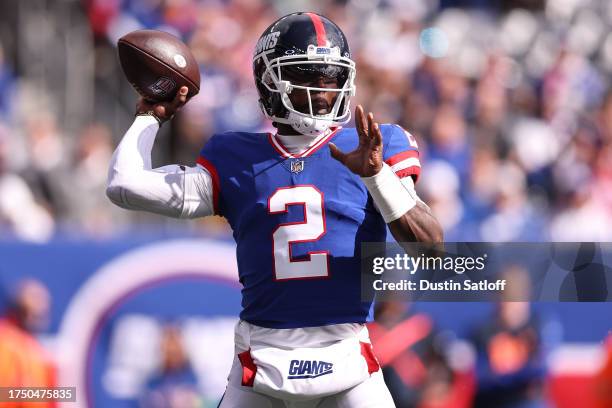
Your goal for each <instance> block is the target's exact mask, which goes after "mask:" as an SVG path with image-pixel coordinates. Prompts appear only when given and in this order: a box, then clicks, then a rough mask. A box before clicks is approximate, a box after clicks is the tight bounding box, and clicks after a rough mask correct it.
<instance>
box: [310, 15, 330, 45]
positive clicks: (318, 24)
mask: <svg viewBox="0 0 612 408" xmlns="http://www.w3.org/2000/svg"><path fill="white" fill-rule="evenodd" d="M306 14H308V17H310V19H311V20H312V24H313V25H314V28H315V32H316V33H317V45H318V46H320V47H325V46H326V45H327V36H326V35H325V26H324V25H323V21H321V18H320V17H319V16H318V15H317V14H315V13H306Z"/></svg>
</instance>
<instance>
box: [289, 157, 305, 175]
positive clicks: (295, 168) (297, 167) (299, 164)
mask: <svg viewBox="0 0 612 408" xmlns="http://www.w3.org/2000/svg"><path fill="white" fill-rule="evenodd" d="M302 170H304V160H294V161H292V162H291V172H292V173H299V172H301V171H302Z"/></svg>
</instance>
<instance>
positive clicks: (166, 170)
mask: <svg viewBox="0 0 612 408" xmlns="http://www.w3.org/2000/svg"><path fill="white" fill-rule="evenodd" d="M253 74H254V76H255V83H256V86H257V90H258V92H259V96H260V99H259V103H260V105H261V108H262V110H263V113H264V115H266V117H268V118H269V119H271V120H272V122H273V124H274V126H275V127H276V129H277V132H276V133H274V134H273V133H270V134H264V133H245V132H227V133H222V134H216V135H214V136H213V137H212V138H211V139H210V140H209V141H208V143H206V145H205V146H204V148H203V149H202V151H201V153H200V155H199V158H198V159H197V165H196V166H194V167H187V166H181V165H171V166H164V167H159V168H152V166H151V148H152V146H153V143H154V140H155V136H156V133H157V130H158V129H159V127H160V125H161V124H162V123H163V122H165V121H167V120H169V119H170V118H171V117H172V115H173V114H174V113H175V112H176V110H177V109H179V108H180V107H181V106H182V105H183V104H185V103H186V98H187V91H188V90H187V88H186V87H182V88H181V89H180V90H179V92H178V93H177V96H176V98H175V99H174V101H172V102H171V103H158V104H152V103H149V102H147V101H145V100H142V99H141V100H140V102H139V104H138V108H137V110H138V112H137V116H136V119H135V121H134V123H133V124H132V126H131V127H130V129H129V130H128V131H127V132H126V134H125V136H124V137H123V140H122V141H121V143H120V144H119V146H118V147H117V149H116V151H115V153H114V155H113V158H112V162H111V165H110V170H109V180H108V188H107V195H108V196H109V198H110V199H111V200H112V201H113V202H114V203H116V204H117V205H119V206H121V207H124V208H128V209H135V210H146V211H151V212H155V213H159V214H164V215H168V216H172V217H181V218H195V217H202V216H208V215H212V214H218V215H222V216H224V217H225V218H227V220H228V222H229V224H230V225H231V227H232V229H233V235H234V239H235V240H236V244H237V249H236V254H237V260H238V272H239V277H240V282H241V283H242V285H243V289H242V312H241V314H240V321H239V323H238V324H237V326H236V333H235V343H236V345H235V347H236V353H235V359H234V364H233V367H232V369H231V372H230V375H229V383H228V386H227V389H226V392H225V395H224V397H223V399H222V402H221V405H220V406H221V407H223V408H232V407H249V408H259V407H262V408H263V407H285V406H291V407H315V406H317V407H356V408H359V407H392V406H393V401H392V399H391V396H390V394H389V391H388V390H387V387H386V386H385V384H384V381H383V378H382V374H381V370H380V367H379V366H378V363H377V361H376V359H375V357H374V355H373V351H372V347H371V344H370V341H369V337H368V332H367V329H366V326H365V323H366V321H368V319H369V318H370V309H371V302H363V301H362V299H361V294H360V288H361V286H360V285H361V279H360V253H361V243H362V242H384V241H385V236H386V227H387V226H388V227H389V229H390V231H391V233H392V234H393V236H394V237H395V239H396V240H397V241H402V242H405V241H420V242H441V241H442V231H441V228H440V225H439V223H438V222H437V221H436V219H435V218H434V217H433V216H432V214H431V212H430V210H429V208H428V207H427V205H425V204H424V203H423V202H422V201H421V200H420V199H419V198H418V197H417V195H416V193H415V190H414V182H416V181H417V179H418V177H419V172H420V163H419V158H418V156H419V154H418V150H417V144H416V141H415V140H414V138H413V137H412V136H411V135H410V134H409V133H407V132H406V131H404V130H403V129H402V128H401V127H399V126H397V125H380V124H378V123H377V122H376V121H375V120H374V116H373V115H372V114H371V113H369V114H367V115H366V114H365V113H364V111H363V109H362V107H361V106H357V108H356V109H355V122H356V128H349V127H342V126H341V125H343V124H345V123H347V122H348V121H349V119H350V110H349V99H350V97H351V96H352V95H354V94H355V63H354V61H353V60H352V59H351V54H350V51H349V46H348V44H347V41H346V38H345V36H344V33H343V32H342V31H341V30H340V28H339V27H338V26H336V25H335V24H334V23H333V22H332V21H330V20H329V19H327V18H325V17H323V16H320V15H318V14H315V13H294V14H290V15H287V16H285V17H282V18H280V19H279V20H277V21H275V22H274V23H273V24H272V25H271V26H270V27H268V29H267V30H266V31H265V32H264V33H263V34H262V36H261V38H260V39H259V41H258V42H257V45H256V47H255V53H254V57H253Z"/></svg>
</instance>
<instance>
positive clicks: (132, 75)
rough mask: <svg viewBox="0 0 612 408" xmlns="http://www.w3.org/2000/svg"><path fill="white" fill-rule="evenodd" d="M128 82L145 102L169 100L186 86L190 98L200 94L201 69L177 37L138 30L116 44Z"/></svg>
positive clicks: (159, 32)
mask: <svg viewBox="0 0 612 408" xmlns="http://www.w3.org/2000/svg"><path fill="white" fill-rule="evenodd" d="M117 48H118V52H119V62H120V63H121V68H122V69H123V72H124V73H125V76H126V77H127V79H128V81H130V83H131V84H132V86H133V87H134V89H136V91H137V92H138V93H139V94H140V95H142V96H143V97H144V98H145V99H148V100H151V101H155V102H161V101H168V100H171V99H172V98H173V97H174V95H176V92H177V90H178V89H179V88H180V87H181V86H183V85H185V86H187V87H188V88H189V93H188V94H187V97H188V98H190V97H192V96H194V95H195V94H197V93H198V92H199V91H200V70H199V68H198V63H197V62H196V60H195V58H194V57H193V54H192V53H191V51H190V50H189V47H187V45H185V44H184V43H183V42H182V41H181V40H180V39H178V38H177V37H175V36H173V35H171V34H168V33H165V32H163V31H156V30H137V31H132V32H131V33H129V34H126V35H124V36H123V37H121V38H120V39H119V42H118V44H117Z"/></svg>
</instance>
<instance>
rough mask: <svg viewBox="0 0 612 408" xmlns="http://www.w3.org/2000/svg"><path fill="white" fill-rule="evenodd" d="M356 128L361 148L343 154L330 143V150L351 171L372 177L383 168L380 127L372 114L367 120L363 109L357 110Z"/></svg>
mask: <svg viewBox="0 0 612 408" xmlns="http://www.w3.org/2000/svg"><path fill="white" fill-rule="evenodd" d="M355 127H356V128H357V134H358V135H359V146H357V149H355V150H353V151H352V152H349V153H344V152H341V151H340V149H338V147H337V146H336V145H335V144H333V143H329V150H330V151H331V155H332V157H333V158H334V159H336V160H338V161H339V162H340V163H342V164H344V165H345V166H346V167H348V169H349V170H350V171H352V172H353V173H355V174H357V175H359V176H361V177H372V176H373V175H375V174H377V173H378V172H379V171H380V169H382V166H383V154H382V153H383V143H382V134H381V133H380V126H378V123H376V122H374V115H373V114H372V112H370V113H368V116H367V119H366V115H365V113H364V112H363V107H362V106H361V105H357V107H356V108H355Z"/></svg>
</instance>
